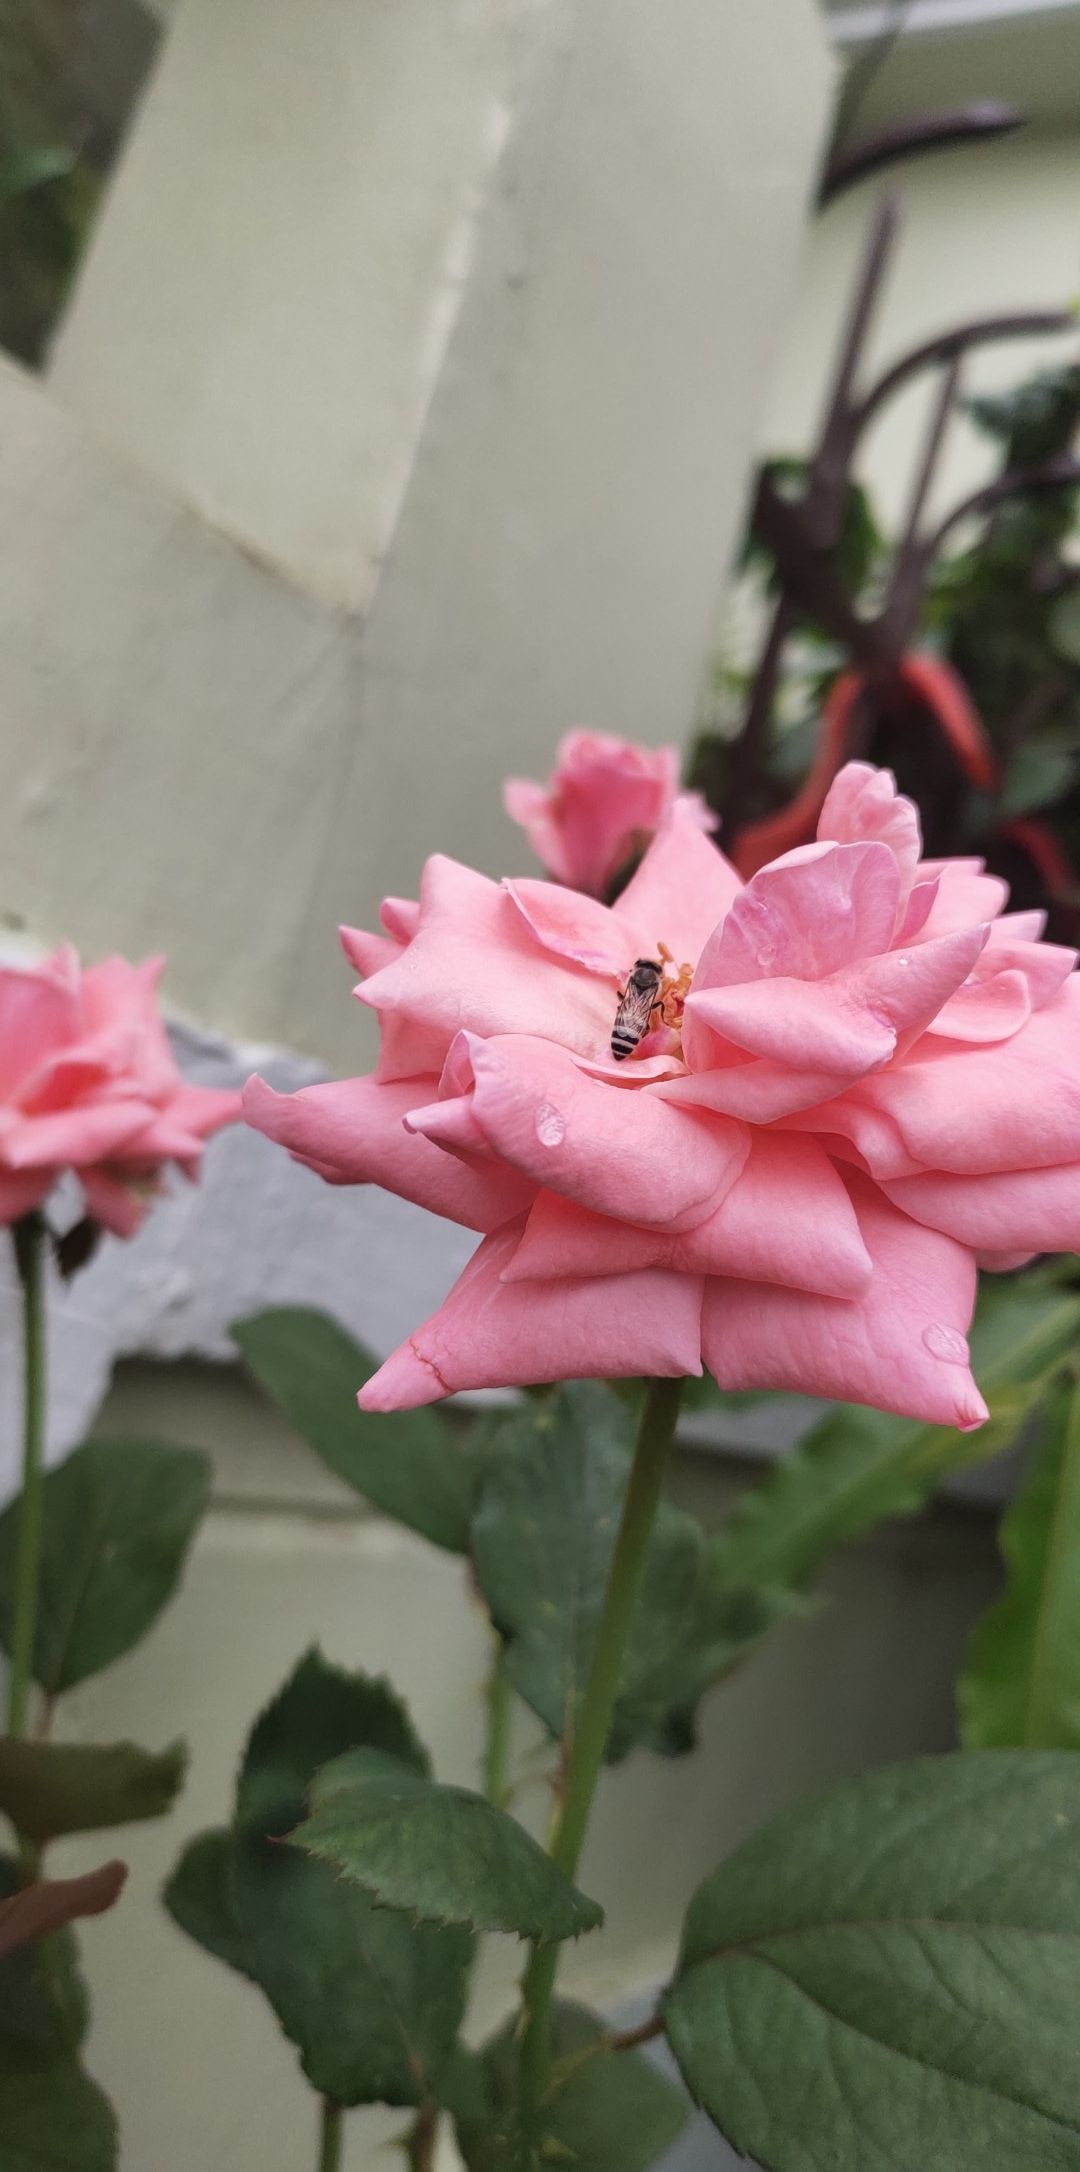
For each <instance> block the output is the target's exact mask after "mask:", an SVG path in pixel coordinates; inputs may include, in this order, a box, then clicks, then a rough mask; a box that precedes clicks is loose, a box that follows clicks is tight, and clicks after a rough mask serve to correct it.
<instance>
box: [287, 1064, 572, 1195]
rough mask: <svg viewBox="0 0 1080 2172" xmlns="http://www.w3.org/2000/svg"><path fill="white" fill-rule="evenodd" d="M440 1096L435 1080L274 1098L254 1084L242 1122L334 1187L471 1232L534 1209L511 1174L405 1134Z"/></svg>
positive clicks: (355, 1082)
mask: <svg viewBox="0 0 1080 2172" xmlns="http://www.w3.org/2000/svg"><path fill="white" fill-rule="evenodd" d="M437 1093H438V1081H437V1080H436V1079H434V1078H416V1079H397V1080H395V1081H394V1082H393V1083H392V1084H390V1085H381V1084H379V1083H378V1082H377V1081H376V1080H375V1079H371V1078H354V1079H345V1080H343V1081H342V1082H341V1083H339V1084H333V1085H327V1086H303V1087H301V1089H300V1091H299V1093H294V1094H278V1093H275V1092H274V1090H273V1088H272V1087H270V1086H267V1085H266V1083H265V1081H264V1080H263V1079H261V1078H252V1079H249V1080H248V1083H247V1085H246V1086H245V1088H244V1117H245V1120H246V1121H247V1122H248V1123H249V1124H250V1125H251V1126H252V1127H253V1129H254V1130H255V1131H261V1132H263V1133H265V1135H266V1137H267V1138H268V1139H276V1140H277V1141H278V1143H279V1145H281V1146H284V1147H287V1148H288V1150H289V1152H290V1154H291V1155H292V1156H293V1158H294V1160H296V1161H302V1162H304V1163H305V1164H306V1165H307V1167H308V1168H309V1169H314V1170H315V1172H316V1174H317V1175H318V1176H321V1177H325V1179H326V1181H327V1183H329V1184H381V1185H382V1186H383V1187H384V1189H385V1190H386V1191H388V1192H397V1194H398V1196H399V1197H400V1198H402V1199H411V1200H413V1201H414V1203H415V1204H416V1205H417V1206H419V1207H430V1209H431V1211H432V1213H434V1214H442V1215H445V1217H446V1219H447V1221H450V1222H462V1223H463V1224H464V1225H465V1227H466V1228H467V1229H494V1228H496V1227H497V1226H498V1224H499V1223H500V1222H505V1221H506V1219H507V1217H508V1216H510V1215H513V1214H519V1213H520V1212H521V1211H522V1209H523V1207H525V1206H527V1205H528V1204H529V1202H530V1201H531V1199H532V1194H533V1187H532V1185H530V1184H527V1183H524V1182H523V1181H522V1179H521V1178H520V1177H518V1176H516V1175H515V1174H514V1172H513V1170H511V1169H497V1168H492V1167H491V1166H490V1165H489V1164H487V1163H483V1164H478V1165H477V1166H476V1167H475V1168H474V1167H469V1166H467V1165H466V1163H465V1162H463V1161H462V1160H461V1159H460V1158H459V1157H458V1156H457V1155H454V1154H447V1153H444V1152H443V1150H442V1148H441V1147H438V1146H433V1145H432V1144H431V1142H430V1140H428V1139H424V1138H421V1137H419V1136H417V1135H416V1134H414V1133H411V1132H408V1131H406V1129H405V1124H404V1118H405V1117H406V1115H407V1114H408V1113H409V1111H410V1109H414V1108H420V1107H422V1106H423V1105H424V1103H425V1102H429V1101H434V1100H436V1098H437Z"/></svg>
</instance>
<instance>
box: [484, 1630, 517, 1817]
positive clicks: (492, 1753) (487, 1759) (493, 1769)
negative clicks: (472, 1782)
mask: <svg viewBox="0 0 1080 2172" xmlns="http://www.w3.org/2000/svg"><path fill="white" fill-rule="evenodd" d="M486 1697H487V1740H486V1742H485V1744H484V1793H485V1795H486V1796H487V1799H488V1801H489V1802H491V1803H494V1805H495V1808H496V1810H505V1808H506V1805H507V1803H508V1802H509V1800H510V1724H511V1719H512V1715H513V1706H514V1693H513V1691H512V1689H511V1687H510V1681H509V1677H508V1675H507V1672H506V1646H505V1644H504V1643H503V1640H502V1638H501V1637H500V1638H499V1640H498V1643H497V1645H496V1648H495V1656H494V1658H493V1659H492V1662H491V1672H490V1674H489V1675H488V1680H487V1691H486Z"/></svg>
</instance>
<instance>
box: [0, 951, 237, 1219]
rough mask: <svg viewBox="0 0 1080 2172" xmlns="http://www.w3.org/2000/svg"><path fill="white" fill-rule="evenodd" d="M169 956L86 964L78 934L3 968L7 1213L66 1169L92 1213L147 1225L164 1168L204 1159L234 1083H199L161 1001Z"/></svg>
mask: <svg viewBox="0 0 1080 2172" xmlns="http://www.w3.org/2000/svg"><path fill="white" fill-rule="evenodd" d="M164 962H165V961H164V959H163V958H148V959H147V960H146V962H145V964H143V965H129V964H128V962H127V960H126V958H105V959H104V960H103V961H102V963H101V964H100V965H92V966H86V967H83V966H80V964H79V960H78V958H77V956H76V954H75V952H74V951H73V950H72V949H71V947H70V945H65V946H64V947H63V948H62V949H60V950H57V951H54V952H53V954H52V956H51V957H47V958H45V959H44V960H43V961H42V963H41V964H40V965H37V966H33V967H30V968H28V969H19V968H14V967H10V968H7V969H5V970H0V1221H2V1222H14V1221H17V1220H19V1218H20V1217H21V1216H22V1215H25V1214H29V1213H31V1212H32V1210H33V1209H34V1208H35V1207H39V1206H40V1205H41V1203H42V1201H43V1200H44V1199H45V1198H46V1197H47V1196H48V1194H49V1192H50V1191H51V1190H52V1188H53V1185H54V1184H55V1182H56V1180H57V1178H58V1177H59V1176H60V1175H61V1174H62V1173H63V1171H65V1170H72V1171H74V1173H75V1174H76V1175H77V1177H78V1179H79V1183H80V1185H81V1187H82V1193H83V1198H84V1200H85V1202H86V1213H87V1216H88V1217H89V1218H90V1219H91V1220H92V1221H94V1222H95V1223H97V1224H98V1225H99V1226H100V1227H101V1228H103V1229H108V1230H111V1231H112V1232H113V1233H114V1235H116V1236H118V1237H130V1236H132V1235H133V1234H134V1232H135V1230H136V1229H137V1228H138V1227H139V1224H140V1222H141V1221H142V1219H143V1216H144V1215H145V1213H146V1210H147V1206H148V1204H149V1202H150V1200H151V1198H152V1197H153V1195H154V1193H155V1192H156V1191H158V1190H159V1189H160V1186H161V1183H162V1178H163V1174H164V1171H165V1169H166V1167H167V1166H168V1164H169V1163H175V1164H176V1166H177V1167H178V1168H180V1169H181V1170H182V1171H183V1173H184V1175H185V1176H187V1177H194V1176H195V1175H196V1174H197V1172H198V1168H199V1163H200V1160H201V1157H202V1151H203V1146H204V1144H205V1141H206V1139H207V1137H208V1136H209V1134H210V1133H211V1132H212V1131H217V1130H218V1129H219V1128H220V1127H221V1125H222V1124H227V1123H231V1122H232V1121H233V1119H234V1118H235V1117H236V1115H237V1114H238V1112H239V1101H238V1098H237V1096H236V1094H234V1093H228V1092H224V1091H220V1090H217V1089H215V1088H212V1087H208V1086H189V1085H187V1084H186V1083H185V1081H184V1080H183V1079H182V1078H181V1076H180V1073H179V1071H178V1070H177V1068H176V1061H175V1058H174V1056H173V1053H172V1050H171V1048H170V1047H169V1042H168V1038H167V1035H166V1033H165V1028H164V1025H163V1024H162V1019H161V1013H160V1011H159V1009H158V1002H157V983H158V980H159V978H160V976H161V971H162V967H163V965H164Z"/></svg>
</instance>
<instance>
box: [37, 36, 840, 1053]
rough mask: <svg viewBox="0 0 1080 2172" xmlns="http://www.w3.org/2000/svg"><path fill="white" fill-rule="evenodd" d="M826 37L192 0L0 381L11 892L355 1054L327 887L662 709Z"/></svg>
mask: <svg viewBox="0 0 1080 2172" xmlns="http://www.w3.org/2000/svg"><path fill="white" fill-rule="evenodd" d="M829 80H830V69H829V62H828V57H827V54H826V51H825V47H824V41H823V38H822V35H821V30H820V26H819V24H818V21H817V18H816V13H815V10H814V7H813V0H758V4H757V5H756V6H755V7H754V8H753V9H749V10H748V9H741V8H736V9H731V8H717V7H716V6H715V5H714V0H668V5H667V6H665V8H664V9H663V10H662V11H661V10H657V9H656V7H655V6H654V5H653V0H602V4H599V5H597V4H595V0H453V4H450V5H448V4H447V0H257V4H256V0H235V4H230V5H229V6H227V7H222V6H221V5H220V4H219V0H183V5H182V6H181V7H180V8H179V9H178V10H177V12H176V13H175V14H174V16H173V17H172V24H171V29H170V31H169V33H168V35H167V37H166V39H165V42H164V45H163V50H162V54H161V57H160V60H159V63H158V66H157V69H156V72H155V75H154V78H153V81H152V83H151V86H150V89H149V92H148V94H147V96H146V99H145V102H144V104H143V107H142V110H141V113H140V115H139V117H138V120H137V122H136V124H135V127H134V129H133V132H132V135H131V139H130V142H129V145H128V147H127V151H126V154H125V157H124V158H123V160H122V162H121V166H120V169H119V172H118V174H117V176H116V178H115V180H114V182H113V184H112V187H111V190H110V193H109V196H108V199H107V202H106V205H105V209H104V214H103V217H102V219H101V221H100V224H99V227H98V230H97V233H96V236H95V238H94V242H93V245H92V247H91V249H90V251H89V254H88V257H87V260H86V263H85V266H84V268H83V271H82V275H81V278H80V280H79V284H78V288H77V291H76V295H75V299H74V303H73V306H72V308H71V311H70V314H69V317H68V320H67V323H66V325H65V327H64V328H63V331H62V333H61V336H60V339H59V341H58V343H57V347H56V352H55V355H54V358H53V363H52V367H51V370H50V373H49V378H48V383H47V386H46V388H45V390H44V391H42V390H41V389H39V388H29V387H27V386H26V385H25V384H23V383H21V382H19V381H17V380H16V379H15V378H11V379H10V380H6V381H5V382H4V383H3V384H0V403H2V404H0V433H2V435H3V437H4V438H5V439H11V438H12V437H17V438H18V439H19V440H20V442H22V441H23V440H25V450H24V451H20V453H19V455H18V457H17V458H16V460H15V462H14V466H12V465H11V463H10V462H9V461H7V460H6V461H5V462H4V465H3V469H2V471H0V511H2V513H3V520H2V523H0V536H2V538H3V541H2V542H0V552H2V553H3V554H4V556H3V558H2V559H0V658H2V662H0V714H2V715H3V718H4V722H3V725H2V727H0V749H2V751H3V753H4V756H5V761H6V766H7V769H8V772H9V773H14V775H15V776H16V777H17V778H18V779H19V780H20V784H19V789H18V790H17V791H16V792H15V793H12V794H10V795H8V796H7V797H6V798H5V800H4V801H3V803H2V804H0V866H3V868H4V870H5V874H4V887H5V889H6V892H7V895H6V896H0V908H2V907H3V906H7V908H8V910H9V912H14V913H17V914H18V915H19V916H20V917H21V919H22V921H23V922H24V923H25V924H27V925H28V926H29V927H30V929H31V931H32V932H35V933H43V934H49V935H54V934H57V933H60V932H64V933H72V934H75V935H76V936H78V937H79V938H80V939H81V940H82V941H83V942H84V943H85V944H86V946H87V947H88V948H90V949H99V948H102V947H106V946H107V945H119V946H121V947H125V948H131V949H138V948H141V947H144V946H146V945H147V944H148V943H155V944H159V945H160V946H161V947H163V948H165V949H166V950H168V951H170V952H171V953H172V954H173V970H172V975H171V980H170V986H171V989H172V993H173V998H174V1000H175V1001H177V1002H179V1004H180V1005H181V1006H182V1007H184V1008H186V1009H187V1010H188V1011H190V1012H191V1013H193V1014H194V1015H195V1016H196V1017H197V1018H199V1019H200V1020H201V1022H203V1023H205V1024H210V1025H214V1026H217V1027H220V1028H224V1029H228V1030H231V1031H234V1032H244V1033H247V1034H249V1035H253V1036H257V1037H260V1038H272V1039H276V1040H279V1041H284V1042H291V1043H293V1044H295V1045H298V1046H300V1047H303V1048H306V1049H308V1050H310V1051H312V1052H313V1053H316V1054H320V1055H323V1056H324V1057H325V1058H326V1059H327V1060H329V1061H338V1060H341V1061H344V1060H345V1059H346V1057H347V1056H348V1055H349V1054H350V1053H351V1054H352V1055H353V1059H354V1060H355V1051H356V1046H357V1042H356V1028H355V1025H354V1019H353V1015H352V1009H351V1007H350V1005H349V1003H348V1000H347V997H346V996H345V995H344V993H343V990H344V986H345V983H344V980H343V976H342V973H341V970H340V967H339V964H338V961H337V958H336V956H335V944H334V938H333V933H332V930H333V928H334V925H335V923H336V922H337V921H338V920H340V919H342V918H345V919H352V920H364V919H368V920H370V918H371V916H372V915H373V914H374V912H375V910H376V907H377V903H378V899H379V897H380V895H381V894H382V893H383V892H384V891H387V890H394V891H401V890H406V891H411V890H413V889H414V887H415V883H416V879H417V873H418V870H419V867H420V864H421V862H422V860H423V858H424V857H425V855H426V854H427V853H428V852H429V851H431V850H432V849H434V848H435V847H436V846H441V847H442V848H443V849H444V850H451V851H456V852H457V853H458V854H459V855H461V856H462V857H464V858H467V859H472V860H474V861H478V862H479V863H480V864H483V865H489V866H491V867H493V868H495V869H501V867H503V866H505V865H507V864H508V863H509V864H510V865H516V866H521V865H522V864H523V859H522V848H521V846H520V845H519V844H518V843H517V841H516V839H515V838H514V836H513V835H512V833H511V832H510V830H509V827H508V826H507V825H505V824H504V822H503V820H502V817H501V816H500V814H499V812H498V801H499V781H500V778H501V776H502V775H503V774H504V773H506V772H507V771H521V770H524V771H525V772H526V773H527V772H529V771H530V770H532V771H541V772H542V771H543V770H544V769H545V768H546V766H547V764H548V761H549V759H550V754H551V750H552V748H553V745H554V742H555V740H556V738H557V737H558V735H559V734H560V733H561V732H562V731H564V730H565V729H566V728H568V727H569V726H571V725H573V724H578V723H589V724H592V725H595V726H604V725H610V726H614V727H617V728H619V729H623V730H625V731H627V732H629V733H630V734H631V735H635V736H640V737H642V738H646V739H653V740H662V739H664V738H670V737H676V738H678V737H680V736H682V735H683V734H684V733H685V731H686V729H687V727H688V723H689V720H690V717H691V713H692V709H693V704H694V698H695V693H696V688H697V685H698V683H699V680H700V676H701V673H702V670H703V666H704V661H705V657H706V654H707V651H708V646H709V641H710V635H711V628H712V624H713V621H714V616H715V611H716V606H717V599H718V596H719V593H720V589H721V586H722V582H723V578H724V571H725V566H726V562H727V557H728V553H729V550H730V547H731V543H732V540H733V537H734V534H735V532H736V528H737V525H738V522H739V519H740V516H741V510H742V503H743V497H744V492H745V488H746V482H747V469H748V457H747V456H748V448H749V445H750V442H751V439H752V437H753V434H754V432H755V429H756V427H757V423H758V417H759V415H760V411H761V404H762V399H763V391H764V374H765V367H766V364H767V361H768V358H769V356H770V353H771V351H772V349H773V346H774V344H775V340H776V337H777V332H778V328H779V326H780V324H781V322H782V318H783V314H784V310H785V307H786V303H787V298H788V294H789V290H790V283H791V278H792V274H793V269H794V264H795V261H796V257H797V254H798V247H799V242H800V237H801V231H802V223H803V209H804V202H805V197H806V194H807V190H808V188H809V185H810V181H811V176H812V170H813V164H814V158H815V154H816V147H817V142H818V138H819V135H820V131H821V127H822V122H823V117H824V110H825V104H826V97H827V90H828V85H829ZM182 508H186V509H187V510H182Z"/></svg>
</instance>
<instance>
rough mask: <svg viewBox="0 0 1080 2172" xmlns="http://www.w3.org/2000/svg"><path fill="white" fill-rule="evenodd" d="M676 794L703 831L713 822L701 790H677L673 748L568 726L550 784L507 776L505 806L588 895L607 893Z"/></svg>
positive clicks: (543, 856)
mask: <svg viewBox="0 0 1080 2172" xmlns="http://www.w3.org/2000/svg"><path fill="white" fill-rule="evenodd" d="M676 800H678V802H679V804H680V805H681V806H682V807H683V808H684V809H685V810H686V812H687V813H688V814H689V815H692V818H693V821H694V823H695V825H696V827H697V828H698V829H702V830H714V829H715V828H716V818H715V816H714V815H713V814H712V813H711V812H710V810H709V809H708V807H706V805H705V802H704V800H703V799H702V797H701V794H700V792H680V791H679V756H678V752H677V750H676V749H675V748H674V747H657V748H655V749H654V748H651V747H638V746H634V745H633V744H632V742H631V741H630V740H628V739H615V738H613V737H612V736H611V734H610V733H608V732H568V733H567V736H566V738H565V739H564V740H562V742H561V744H560V746H559V751H558V757H557V760H556V765H555V769H554V772H553V774H552V775H551V776H550V777H549V778H548V781H547V783H546V784H533V783H531V782H530V780H529V779H528V778H527V777H508V778H507V781H506V783H505V784H504V786H503V805H504V806H505V808H506V812H507V814H508V815H509V816H510V819H511V821H512V822H519V823H520V824H521V827H522V829H523V830H524V831H525V833H526V836H527V837H528V840H529V843H530V845H531V846H532V848H533V851H534V852H535V854H536V857H537V859H538V860H539V861H540V863H541V865H542V866H543V867H546V868H547V871H548V874H549V875H553V876H554V878H555V881H556V882H561V883H565V885H566V887H567V888H568V889H570V890H584V891H585V892H586V893H587V895H588V896H589V897H603V896H604V895H605V894H606V892H607V890H608V887H609V885H610V884H611V882H612V880H613V878H614V877H615V876H616V875H617V874H618V873H619V870H620V868H623V867H625V866H626V865H627V862H628V861H629V860H631V859H633V857H634V855H635V853H640V852H642V851H644V849H645V846H646V845H647V844H648V842H649V839H650V838H651V837H652V836H654V834H655V832H656V831H657V830H658V829H659V828H660V825H661V823H662V822H664V821H665V820H666V818H667V816H668V815H669V814H670V812H671V809H672V807H673V806H674V804H675V802H676Z"/></svg>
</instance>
